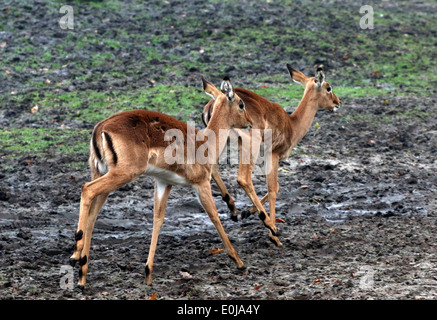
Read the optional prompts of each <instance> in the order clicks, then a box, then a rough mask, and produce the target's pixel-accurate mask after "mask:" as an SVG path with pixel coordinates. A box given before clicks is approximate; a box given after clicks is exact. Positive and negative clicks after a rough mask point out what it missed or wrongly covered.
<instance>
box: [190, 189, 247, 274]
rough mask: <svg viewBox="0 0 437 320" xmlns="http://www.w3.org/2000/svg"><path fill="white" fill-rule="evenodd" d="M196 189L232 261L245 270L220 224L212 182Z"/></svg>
mask: <svg viewBox="0 0 437 320" xmlns="http://www.w3.org/2000/svg"><path fill="white" fill-rule="evenodd" d="M196 189H197V195H198V196H199V200H200V203H201V204H202V206H203V208H204V209H205V211H206V212H207V213H208V216H209V218H210V219H211V221H212V223H213V224H214V226H215V227H216V229H217V231H218V233H219V235H220V238H221V239H222V242H223V244H224V246H225V248H226V251H227V253H228V255H229V256H230V257H231V259H232V260H234V262H235V263H236V264H237V267H238V268H239V269H244V264H243V262H242V261H241V259H240V257H239V256H238V254H237V251H235V249H234V247H233V246H232V244H231V242H230V241H229V238H228V236H227V235H226V232H225V230H224V229H223V226H222V224H221V222H220V218H219V216H218V212H217V208H216V206H215V203H214V199H213V198H212V194H211V184H210V182H209V181H205V182H203V183H201V184H199V185H197V186H196Z"/></svg>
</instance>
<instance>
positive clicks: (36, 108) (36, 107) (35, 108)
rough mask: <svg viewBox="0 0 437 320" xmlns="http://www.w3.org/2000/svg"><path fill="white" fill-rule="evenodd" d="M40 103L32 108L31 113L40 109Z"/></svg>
mask: <svg viewBox="0 0 437 320" xmlns="http://www.w3.org/2000/svg"><path fill="white" fill-rule="evenodd" d="M38 108H39V107H38V105H36V106H34V107H33V108H32V109H30V113H36V112H37V111H38Z"/></svg>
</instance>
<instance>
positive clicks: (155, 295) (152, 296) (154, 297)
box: [149, 292, 158, 300]
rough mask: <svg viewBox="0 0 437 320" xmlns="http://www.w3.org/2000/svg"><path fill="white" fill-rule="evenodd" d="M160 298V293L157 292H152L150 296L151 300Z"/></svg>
mask: <svg viewBox="0 0 437 320" xmlns="http://www.w3.org/2000/svg"><path fill="white" fill-rule="evenodd" d="M157 298H158V295H157V294H156V292H154V293H152V295H151V296H150V297H149V300H156V299H157Z"/></svg>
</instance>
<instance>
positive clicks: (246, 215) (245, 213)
mask: <svg viewBox="0 0 437 320" xmlns="http://www.w3.org/2000/svg"><path fill="white" fill-rule="evenodd" d="M250 215H251V213H250V211H249V210H244V211H241V219H246V218H249V217H250Z"/></svg>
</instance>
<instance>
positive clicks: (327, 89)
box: [202, 64, 340, 246]
mask: <svg viewBox="0 0 437 320" xmlns="http://www.w3.org/2000/svg"><path fill="white" fill-rule="evenodd" d="M287 69H288V71H289V72H290V76H291V79H292V80H293V81H295V82H297V83H299V84H301V85H302V86H304V88H305V91H304V94H303V97H302V100H301V101H300V103H299V106H298V107H297V108H296V110H295V111H294V112H293V113H292V114H291V115H288V114H287V113H286V112H285V110H284V109H283V108H282V107H281V106H280V105H279V104H277V103H274V102H270V101H269V100H267V99H265V98H263V97H261V96H259V95H257V94H256V93H254V92H251V91H248V90H245V89H241V88H235V92H236V93H237V94H238V96H239V97H241V99H243V101H244V103H245V104H246V109H247V112H248V113H249V115H250V116H251V117H252V119H253V129H260V130H261V132H263V130H265V129H271V130H272V131H271V132H272V146H271V153H272V154H271V170H269V172H268V173H267V174H266V180H267V188H268V189H267V190H268V193H267V194H266V195H265V196H264V197H263V198H262V199H261V200H259V199H258V196H257V195H256V192H255V189H254V187H253V183H252V171H253V169H254V164H255V163H256V160H257V159H256V158H254V157H252V158H251V159H250V161H249V163H246V164H245V163H243V161H241V155H242V154H245V152H246V154H249V155H252V153H249V152H250V151H249V150H244V146H243V145H242V144H241V143H240V144H239V148H240V164H239V168H238V183H239V184H240V186H241V187H242V188H243V189H244V191H245V192H246V194H247V195H248V196H249V198H250V200H251V201H252V203H253V205H254V207H253V208H251V209H250V210H249V211H248V212H243V213H242V215H241V216H242V218H245V217H247V216H249V215H250V214H252V213H254V212H259V217H260V218H261V220H263V221H264V224H265V225H266V227H268V229H269V230H270V239H271V240H272V241H273V242H274V243H275V244H276V245H278V246H281V245H282V243H281V242H280V241H279V239H278V237H277V228H276V226H275V203H276V194H277V193H278V190H279V184H278V167H279V160H280V159H284V158H287V157H288V156H289V155H290V152H291V150H292V149H293V148H294V147H295V146H296V145H297V144H298V143H299V141H300V140H302V138H303V137H304V136H305V134H306V133H307V131H308V129H309V128H310V127H311V124H312V122H313V120H314V117H315V115H316V112H317V110H319V109H327V110H330V111H336V110H337V109H338V108H339V107H340V99H339V98H337V96H336V95H335V94H334V92H332V87H331V85H330V84H329V83H328V82H326V81H325V75H324V73H323V70H322V69H321V68H318V69H317V70H316V75H315V76H314V77H311V78H308V77H306V76H305V75H304V74H303V73H302V72H300V71H297V70H295V69H293V68H292V67H291V66H290V65H289V64H287ZM213 110H214V102H213V101H210V102H209V103H208V104H207V105H206V106H205V107H204V109H203V113H202V120H203V122H204V123H205V124H207V123H208V121H210V120H211V119H212V118H211V114H212V111H213ZM241 135H244V134H241ZM250 138H251V139H252V135H251V136H250ZM251 145H252V146H253V144H251ZM254 145H256V143H255V144H254ZM253 148H254V147H253ZM258 148H259V146H258ZM212 178H213V179H214V181H215V182H216V183H217V186H218V187H219V188H220V192H221V195H222V197H223V200H224V201H226V203H227V204H228V207H229V209H230V210H231V218H232V219H233V220H237V209H236V208H235V202H234V200H233V199H232V197H231V196H230V195H229V192H228V190H227V189H226V186H225V185H224V183H223V181H222V179H221V178H220V175H219V173H218V171H217V166H214V169H213V172H212ZM267 201H268V202H269V203H270V219H267V218H268V216H267V214H266V212H265V210H264V207H263V204H264V203H266V202H267ZM266 217H267V218H266ZM266 219H267V220H266ZM266 221H268V223H266Z"/></svg>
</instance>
